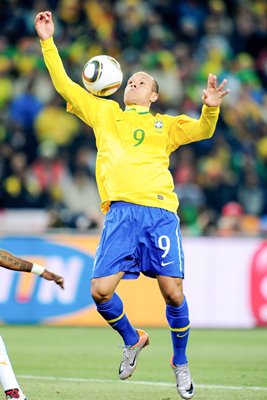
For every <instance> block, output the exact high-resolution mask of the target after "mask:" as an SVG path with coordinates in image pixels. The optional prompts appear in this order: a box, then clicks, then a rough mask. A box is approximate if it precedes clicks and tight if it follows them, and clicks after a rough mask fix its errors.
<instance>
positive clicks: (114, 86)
mask: <svg viewBox="0 0 267 400" xmlns="http://www.w3.org/2000/svg"><path fill="white" fill-rule="evenodd" d="M82 80H83V84H84V86H85V88H86V89H87V90H88V91H89V92H90V93H92V94H94V95H96V96H100V97H106V96H110V95H112V94H113V93H115V92H116V91H117V90H118V89H119V87H120V86H121V84H122V80H123V73H122V70H121V66H120V63H119V62H118V61H117V60H115V58H113V57H110V56H107V55H100V56H95V57H93V58H91V59H90V60H89V61H88V62H87V63H86V64H85V66H84V68H83V71H82Z"/></svg>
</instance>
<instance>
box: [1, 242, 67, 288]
mask: <svg viewBox="0 0 267 400" xmlns="http://www.w3.org/2000/svg"><path fill="white" fill-rule="evenodd" d="M0 266H1V267H3V268H6V269H11V270H13V271H23V272H32V273H35V274H37V275H40V276H41V277H42V278H44V279H46V280H48V281H54V282H55V283H56V284H57V285H59V286H60V287H61V288H62V289H64V278H62V277H61V276H59V275H56V274H54V273H53V272H51V271H48V270H47V269H46V268H45V267H43V266H42V265H39V264H36V263H32V262H30V261H27V260H24V259H22V258H19V257H16V256H14V255H13V254H12V253H9V252H8V251H6V250H2V249H0Z"/></svg>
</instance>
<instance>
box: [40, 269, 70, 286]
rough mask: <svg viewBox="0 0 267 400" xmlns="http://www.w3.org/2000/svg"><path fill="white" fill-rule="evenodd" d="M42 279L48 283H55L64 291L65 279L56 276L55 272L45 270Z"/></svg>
mask: <svg viewBox="0 0 267 400" xmlns="http://www.w3.org/2000/svg"><path fill="white" fill-rule="evenodd" d="M41 277H42V278H44V279H46V280H48V281H54V282H55V283H56V284H57V285H59V286H60V287H61V289H64V278H62V276H59V275H56V274H54V272H50V271H48V270H47V269H45V270H44V272H43V273H42V275H41Z"/></svg>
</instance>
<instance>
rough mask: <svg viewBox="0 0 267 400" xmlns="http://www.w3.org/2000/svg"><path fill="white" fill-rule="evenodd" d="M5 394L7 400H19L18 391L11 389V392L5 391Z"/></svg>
mask: <svg viewBox="0 0 267 400" xmlns="http://www.w3.org/2000/svg"><path fill="white" fill-rule="evenodd" d="M5 394H6V396H7V399H19V398H20V395H19V389H11V390H6V391H5Z"/></svg>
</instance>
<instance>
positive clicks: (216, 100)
mask: <svg viewBox="0 0 267 400" xmlns="http://www.w3.org/2000/svg"><path fill="white" fill-rule="evenodd" d="M226 83H227V80H226V79H224V80H223V81H222V83H221V84H220V85H219V86H218V87H217V77H216V75H213V74H209V76H208V84H207V89H204V90H203V96H202V101H203V103H204V104H206V105H207V106H209V107H218V106H220V104H221V102H222V99H223V98H224V96H226V95H227V94H228V93H229V92H230V89H226V90H224V88H225V85H226Z"/></svg>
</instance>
